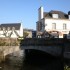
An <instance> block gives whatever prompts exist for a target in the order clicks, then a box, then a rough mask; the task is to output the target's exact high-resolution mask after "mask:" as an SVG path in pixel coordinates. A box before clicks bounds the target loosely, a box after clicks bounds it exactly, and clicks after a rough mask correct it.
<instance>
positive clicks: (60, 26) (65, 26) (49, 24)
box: [36, 7, 70, 38]
mask: <svg viewBox="0 0 70 70" xmlns="http://www.w3.org/2000/svg"><path fill="white" fill-rule="evenodd" d="M38 18H39V19H38V21H37V25H36V28H37V36H38V35H41V34H42V33H43V32H44V31H47V32H48V33H49V34H52V35H55V33H56V34H57V33H58V34H59V38H63V36H64V34H68V33H69V31H70V12H68V14H66V13H64V12H62V11H56V10H51V11H50V12H44V11H43V7H40V8H39V9H38Z"/></svg>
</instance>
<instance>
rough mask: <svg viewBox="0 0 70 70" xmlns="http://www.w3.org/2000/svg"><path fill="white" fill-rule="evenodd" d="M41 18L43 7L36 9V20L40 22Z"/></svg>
mask: <svg viewBox="0 0 70 70" xmlns="http://www.w3.org/2000/svg"><path fill="white" fill-rule="evenodd" d="M42 18H43V7H40V8H39V9H38V20H39V21H40V20H41V19H42Z"/></svg>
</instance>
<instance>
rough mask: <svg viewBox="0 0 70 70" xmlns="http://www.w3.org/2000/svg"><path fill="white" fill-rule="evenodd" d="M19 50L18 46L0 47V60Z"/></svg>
mask: <svg viewBox="0 0 70 70" xmlns="http://www.w3.org/2000/svg"><path fill="white" fill-rule="evenodd" d="M18 50H19V46H0V60H1V59H3V60H4V59H5V57H6V56H7V55H9V54H12V53H15V52H16V51H18Z"/></svg>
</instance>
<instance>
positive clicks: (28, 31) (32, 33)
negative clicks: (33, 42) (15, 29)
mask: <svg viewBox="0 0 70 70" xmlns="http://www.w3.org/2000/svg"><path fill="white" fill-rule="evenodd" d="M23 33H24V34H25V33H26V34H27V35H26V38H35V37H36V31H35V30H33V29H23Z"/></svg>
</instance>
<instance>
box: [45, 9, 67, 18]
mask: <svg viewBox="0 0 70 70" xmlns="http://www.w3.org/2000/svg"><path fill="white" fill-rule="evenodd" d="M52 14H58V18H60V19H68V14H66V13H64V12H62V11H56V10H51V11H50V12H44V18H46V17H47V18H52Z"/></svg>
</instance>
